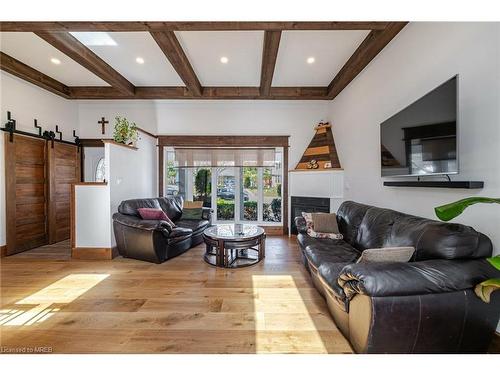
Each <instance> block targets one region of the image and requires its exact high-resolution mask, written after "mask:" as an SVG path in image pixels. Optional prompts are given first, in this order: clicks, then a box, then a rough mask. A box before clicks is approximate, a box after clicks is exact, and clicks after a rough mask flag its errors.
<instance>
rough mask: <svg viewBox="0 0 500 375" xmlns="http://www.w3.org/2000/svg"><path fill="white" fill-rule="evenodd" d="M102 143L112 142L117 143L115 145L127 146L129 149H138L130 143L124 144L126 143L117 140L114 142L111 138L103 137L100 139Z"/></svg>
mask: <svg viewBox="0 0 500 375" xmlns="http://www.w3.org/2000/svg"><path fill="white" fill-rule="evenodd" d="M102 143H110V144H112V145H117V146H122V147H126V148H129V149H131V150H136V151H137V150H138V148H137V147H134V146H130V145H126V144H124V143H118V142H115V141H113V140H111V139H103V140H102Z"/></svg>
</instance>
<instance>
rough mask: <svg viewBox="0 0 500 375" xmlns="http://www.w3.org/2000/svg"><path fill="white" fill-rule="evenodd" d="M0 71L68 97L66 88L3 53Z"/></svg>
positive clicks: (1, 54)
mask: <svg viewBox="0 0 500 375" xmlns="http://www.w3.org/2000/svg"><path fill="white" fill-rule="evenodd" d="M0 69H2V70H3V71H5V72H7V73H10V74H12V75H14V76H16V77H18V78H21V79H23V80H25V81H28V82H30V83H32V84H34V85H37V86H39V87H41V88H42V89H45V90H48V91H50V92H52V93H54V94H56V95H59V96H62V97H63V98H67V99H68V98H69V97H70V88H69V87H68V86H66V85H64V84H62V83H61V82H59V81H57V80H55V79H54V78H51V77H49V76H48V75H46V74H43V73H42V72H39V71H38V70H36V69H33V68H32V67H30V66H28V65H26V64H24V63H22V62H21V61H19V60H16V59H15V58H13V57H11V56H9V55H7V54H5V53H3V52H0Z"/></svg>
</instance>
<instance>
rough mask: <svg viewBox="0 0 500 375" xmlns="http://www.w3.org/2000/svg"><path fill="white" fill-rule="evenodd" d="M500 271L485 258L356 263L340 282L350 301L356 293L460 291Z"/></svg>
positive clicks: (404, 293) (341, 277)
mask: <svg viewBox="0 0 500 375" xmlns="http://www.w3.org/2000/svg"><path fill="white" fill-rule="evenodd" d="M499 274H500V272H499V271H497V270H496V269H495V268H494V267H492V266H491V265H490V264H489V263H488V262H487V261H486V260H485V259H474V260H445V259H433V260H427V261H422V262H411V263H359V264H357V263H355V264H350V265H348V266H346V267H344V268H343V269H342V272H341V273H340V275H339V279H338V283H339V285H340V286H341V287H342V289H343V290H344V293H345V295H346V296H347V298H348V299H349V300H350V299H352V298H353V297H354V296H355V295H356V294H364V295H368V296H371V297H383V296H408V295H417V294H431V293H447V292H453V291H460V290H465V289H469V288H473V287H474V286H475V285H476V284H478V283H480V282H482V281H484V280H486V279H489V278H492V277H498V275H499Z"/></svg>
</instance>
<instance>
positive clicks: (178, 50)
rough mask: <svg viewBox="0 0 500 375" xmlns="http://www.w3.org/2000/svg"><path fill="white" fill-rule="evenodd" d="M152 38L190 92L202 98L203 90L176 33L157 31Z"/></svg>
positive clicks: (152, 34)
mask: <svg viewBox="0 0 500 375" xmlns="http://www.w3.org/2000/svg"><path fill="white" fill-rule="evenodd" d="M151 36H152V37H153V39H154V40H155V41H156V43H157V44H158V46H159V47H160V48H161V50H162V51H163V53H164V54H165V56H166V57H167V59H168V61H170V63H171V64H172V66H173V67H174V69H175V71H176V72H177V74H179V76H180V77H181V79H182V81H183V82H184V84H185V85H186V87H187V88H188V90H189V91H190V92H192V93H193V95H195V96H201V94H202V92H203V88H202V87H201V84H200V81H198V77H196V74H195V72H194V70H193V67H192V66H191V64H190V63H189V60H188V58H187V56H186V54H185V53H184V51H183V49H182V47H181V45H180V43H179V41H178V40H177V37H176V36H175V34H174V32H173V31H165V32H158V31H155V32H152V33H151Z"/></svg>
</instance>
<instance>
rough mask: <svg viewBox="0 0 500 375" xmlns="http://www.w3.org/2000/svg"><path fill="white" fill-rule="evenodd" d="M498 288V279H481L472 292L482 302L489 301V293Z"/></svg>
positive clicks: (499, 281)
mask: <svg viewBox="0 0 500 375" xmlns="http://www.w3.org/2000/svg"><path fill="white" fill-rule="evenodd" d="M498 289H500V279H489V280H486V281H483V282H482V283H481V284H477V285H476V287H475V288H474V292H475V293H476V296H478V297H479V298H481V299H482V300H483V301H484V302H486V303H490V297H491V293H493V292H494V291H495V290H498Z"/></svg>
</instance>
